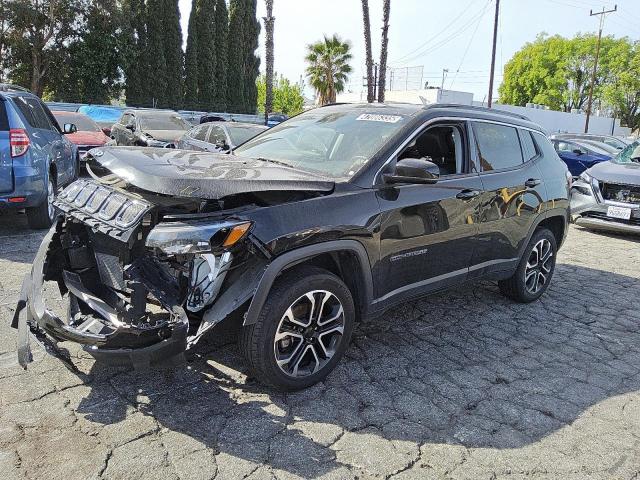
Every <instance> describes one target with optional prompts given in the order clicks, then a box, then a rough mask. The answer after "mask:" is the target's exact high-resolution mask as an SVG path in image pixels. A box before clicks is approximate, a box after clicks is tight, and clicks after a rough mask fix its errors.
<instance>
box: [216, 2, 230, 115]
mask: <svg viewBox="0 0 640 480" xmlns="http://www.w3.org/2000/svg"><path fill="white" fill-rule="evenodd" d="M213 23H214V30H215V40H214V45H215V60H216V63H215V72H214V82H215V87H216V93H215V110H216V111H222V112H223V111H225V110H226V108H227V36H228V34H229V13H228V11H227V2H226V1H225V0H217V2H216V11H215V14H214V19H213Z"/></svg>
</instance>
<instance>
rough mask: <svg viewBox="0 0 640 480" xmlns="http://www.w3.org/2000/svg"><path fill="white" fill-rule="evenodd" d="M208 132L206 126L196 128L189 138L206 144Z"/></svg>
mask: <svg viewBox="0 0 640 480" xmlns="http://www.w3.org/2000/svg"><path fill="white" fill-rule="evenodd" d="M208 130H209V126H208V125H206V124H205V125H202V126H201V127H197V128H195V129H194V130H192V132H191V137H192V138H193V139H194V140H200V141H201V142H206V140H207V131H208Z"/></svg>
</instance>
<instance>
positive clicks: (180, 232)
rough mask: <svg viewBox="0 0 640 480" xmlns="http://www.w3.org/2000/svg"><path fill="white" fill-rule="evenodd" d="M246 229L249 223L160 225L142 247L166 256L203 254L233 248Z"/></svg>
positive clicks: (152, 231)
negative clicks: (154, 249)
mask: <svg viewBox="0 0 640 480" xmlns="http://www.w3.org/2000/svg"><path fill="white" fill-rule="evenodd" d="M250 227H251V222H234V221H221V222H214V223H211V222H206V223H205V222H189V223H187V222H176V223H164V224H163V223H161V224H159V225H157V226H156V227H155V228H154V229H153V230H151V232H149V236H148V237H147V242H146V246H147V247H152V248H159V249H160V250H162V251H163V252H164V253H166V254H167V255H183V254H189V253H207V252H211V250H212V249H215V248H218V247H224V248H226V247H231V246H233V245H235V244H236V243H237V242H238V241H239V240H240V239H242V238H243V237H244V236H245V234H246V233H247V232H248V231H249V228H250Z"/></svg>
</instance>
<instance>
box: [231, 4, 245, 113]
mask: <svg viewBox="0 0 640 480" xmlns="http://www.w3.org/2000/svg"><path fill="white" fill-rule="evenodd" d="M244 11H245V0H231V1H230V3H229V35H228V37H227V45H228V47H227V110H228V111H230V112H242V111H243V109H244V105H245V79H244V72H245V67H244V62H245V58H246V56H245V50H244V48H243V45H244V26H245V25H244Z"/></svg>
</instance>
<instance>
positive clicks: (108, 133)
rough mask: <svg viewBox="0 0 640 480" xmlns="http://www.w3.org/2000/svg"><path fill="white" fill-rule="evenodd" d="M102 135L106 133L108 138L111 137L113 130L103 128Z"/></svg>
mask: <svg viewBox="0 0 640 480" xmlns="http://www.w3.org/2000/svg"><path fill="white" fill-rule="evenodd" d="M101 130H102V133H104V134H105V135H106V136H107V137H108V136H110V135H111V129H110V128H108V127H104V128H101Z"/></svg>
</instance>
